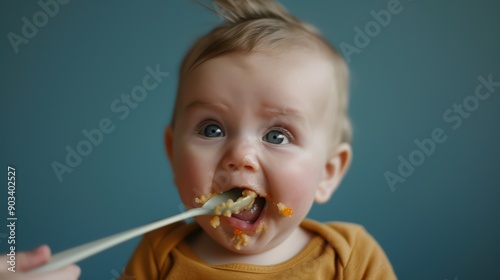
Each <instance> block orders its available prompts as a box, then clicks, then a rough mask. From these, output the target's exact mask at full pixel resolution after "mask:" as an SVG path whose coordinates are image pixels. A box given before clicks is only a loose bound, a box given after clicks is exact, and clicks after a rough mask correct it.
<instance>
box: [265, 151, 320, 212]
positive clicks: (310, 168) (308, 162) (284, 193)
mask: <svg viewBox="0 0 500 280" xmlns="http://www.w3.org/2000/svg"><path fill="white" fill-rule="evenodd" d="M319 162H320V161H319V160H312V158H311V157H304V158H302V159H297V160H294V161H288V162H287V163H286V164H285V165H283V164H281V167H280V168H276V171H275V172H274V173H273V175H272V178H270V176H269V177H268V178H269V179H270V180H271V182H270V184H271V188H272V190H271V191H272V193H273V194H272V195H273V196H274V197H275V200H276V201H275V202H276V203H277V202H282V203H284V204H285V205H287V206H289V207H291V208H292V209H293V211H294V213H296V214H297V215H305V214H307V212H308V211H309V208H310V207H311V205H312V203H313V201H314V195H315V192H316V189H317V188H318V186H319V182H320V174H321V173H320V170H321V169H320V168H321V166H319ZM277 166H279V165H277Z"/></svg>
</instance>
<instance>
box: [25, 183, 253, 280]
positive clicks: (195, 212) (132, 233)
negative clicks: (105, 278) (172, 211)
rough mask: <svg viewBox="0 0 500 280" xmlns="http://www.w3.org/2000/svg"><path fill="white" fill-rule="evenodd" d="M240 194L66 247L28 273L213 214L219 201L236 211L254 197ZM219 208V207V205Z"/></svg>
mask: <svg viewBox="0 0 500 280" xmlns="http://www.w3.org/2000/svg"><path fill="white" fill-rule="evenodd" d="M241 196H242V192H241V189H240V190H238V189H233V190H230V191H227V192H224V193H221V194H218V195H216V196H214V197H212V198H210V199H209V200H207V202H206V203H205V204H203V206H202V207H200V208H193V209H190V210H188V211H186V212H184V213H181V214H178V215H175V216H172V217H170V218H166V219H163V220H160V221H156V222H153V223H150V224H147V225H143V226H140V227H137V228H133V229H130V230H127V231H124V232H121V233H117V234H114V235H111V236H108V237H104V238H101V239H98V240H96V241H92V242H89V243H86V244H83V245H80V246H77V247H74V248H71V249H68V250H66V251H63V252H60V253H57V254H55V255H54V256H52V257H51V258H50V260H49V262H47V263H46V264H44V265H42V266H40V267H37V268H35V269H33V270H30V273H34V272H46V271H52V270H56V269H59V268H63V267H65V266H67V265H70V264H73V263H76V262H79V261H81V260H83V259H85V258H88V257H90V256H92V255H95V254H97V253H99V252H102V251H104V250H106V249H109V248H111V247H113V246H115V245H118V244H120V243H122V242H125V241H127V240H129V239H131V238H134V237H136V236H139V235H141V234H144V233H146V232H149V231H152V230H155V229H157V228H160V227H163V226H166V225H169V224H172V223H175V222H178V221H180V220H184V219H187V218H192V217H195V216H201V215H213V214H215V213H214V209H215V208H216V207H217V206H218V205H220V204H221V203H224V202H226V201H227V200H228V199H232V200H233V201H235V202H234V203H233V204H232V206H231V207H229V208H226V209H224V208H222V209H219V210H222V211H221V212H222V213H223V212H224V211H225V210H230V211H231V212H238V211H240V210H241V209H243V208H245V207H247V206H248V205H249V204H250V203H252V202H253V201H254V198H253V197H251V196H245V197H243V198H242V199H240V200H237V199H238V198H239V197H241ZM219 208H220V207H219Z"/></svg>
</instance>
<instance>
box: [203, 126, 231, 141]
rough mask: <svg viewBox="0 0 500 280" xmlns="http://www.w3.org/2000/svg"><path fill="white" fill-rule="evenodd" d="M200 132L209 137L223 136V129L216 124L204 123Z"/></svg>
mask: <svg viewBox="0 0 500 280" xmlns="http://www.w3.org/2000/svg"><path fill="white" fill-rule="evenodd" d="M201 134H202V135H203V136H205V137H209V138H212V137H224V136H225V135H224V131H222V128H220V127H219V126H218V125H216V124H209V125H206V126H205V127H204V128H203V131H201Z"/></svg>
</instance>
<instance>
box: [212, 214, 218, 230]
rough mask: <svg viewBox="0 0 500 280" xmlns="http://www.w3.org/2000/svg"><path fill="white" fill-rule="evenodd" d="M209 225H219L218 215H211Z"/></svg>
mask: <svg viewBox="0 0 500 280" xmlns="http://www.w3.org/2000/svg"><path fill="white" fill-rule="evenodd" d="M210 225H211V226H212V227H213V228H217V227H218V226H220V219H219V216H213V217H212V219H210Z"/></svg>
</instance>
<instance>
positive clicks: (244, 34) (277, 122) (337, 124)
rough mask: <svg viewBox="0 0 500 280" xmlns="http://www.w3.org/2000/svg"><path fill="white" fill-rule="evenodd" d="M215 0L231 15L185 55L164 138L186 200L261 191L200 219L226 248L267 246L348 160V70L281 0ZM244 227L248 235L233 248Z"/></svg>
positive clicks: (322, 196) (326, 194) (328, 189)
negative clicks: (240, 209) (215, 220)
mask: <svg viewBox="0 0 500 280" xmlns="http://www.w3.org/2000/svg"><path fill="white" fill-rule="evenodd" d="M214 2H215V3H216V4H217V5H218V7H219V8H220V9H218V11H217V12H218V13H222V15H223V16H224V17H225V18H226V22H225V23H223V24H221V25H220V26H218V27H217V28H215V29H214V30H213V31H212V32H210V33H208V34H207V35H205V36H203V37H202V38H200V39H199V40H198V41H197V42H196V43H195V44H194V46H193V47H192V48H191V50H190V51H189V52H188V54H187V55H186V57H185V59H184V60H183V62H182V65H181V69H180V78H179V87H178V92H177V100H176V103H175V109H174V116H173V118H172V122H171V124H170V125H169V127H168V128H167V130H166V146H167V151H168V155H169V159H170V162H171V164H172V168H173V172H174V180H175V183H176V185H177V188H178V190H179V194H180V196H181V199H182V201H183V203H184V204H185V205H186V207H188V208H194V207H199V206H200V204H199V200H196V199H195V198H197V197H200V196H202V195H206V194H213V193H220V192H223V191H227V190H229V189H233V188H241V189H242V190H243V189H249V190H252V191H255V192H256V193H257V194H258V195H259V198H258V199H257V200H256V203H255V204H254V207H253V208H252V209H251V210H250V211H246V212H245V213H242V214H240V215H239V216H233V217H229V218H228V217H221V219H220V226H218V227H217V228H215V229H214V228H213V227H212V226H211V225H210V219H211V217H207V216H202V217H199V218H197V219H196V220H197V222H198V223H199V224H200V225H201V227H202V228H203V229H204V230H205V232H206V233H207V234H208V235H210V236H211V237H212V239H214V240H215V241H217V242H218V243H219V244H220V245H222V246H223V247H225V248H227V249H228V250H237V249H238V250H239V252H242V253H258V252H264V251H267V250H269V249H271V248H274V247H275V246H278V245H279V244H281V243H283V242H284V241H285V240H287V239H288V238H292V237H293V236H294V234H293V233H294V231H295V230H296V229H297V228H298V225H299V224H300V222H301V221H302V220H303V219H304V218H305V217H306V215H307V213H308V212H309V210H310V208H311V206H312V204H313V202H314V201H316V202H319V203H323V202H326V201H328V199H329V198H330V196H331V195H332V193H333V192H334V190H335V189H336V188H337V186H338V185H339V183H340V181H341V179H342V177H343V175H344V174H345V171H346V170H347V167H348V166H349V162H350V157H351V148H350V144H349V142H350V138H351V128H350V124H349V123H350V122H349V118H348V115H347V99H348V93H347V88H348V73H347V72H348V71H347V66H346V64H345V62H344V60H343V59H342V58H341V56H340V55H339V54H338V53H337V52H336V51H335V50H334V49H333V48H332V47H331V46H330V45H329V44H328V43H327V42H326V41H325V40H324V39H323V38H322V37H321V36H320V35H319V33H318V32H317V31H316V30H315V29H314V28H313V27H311V26H309V25H307V24H305V23H303V22H301V21H299V20H297V19H296V18H294V17H292V16H291V15H289V14H288V13H287V12H286V10H284V8H283V7H281V6H280V5H279V4H277V3H275V2H272V1H267V0H254V1H235V0H220V1H214ZM278 205H280V206H281V210H283V209H282V207H283V205H285V206H286V207H289V208H290V209H291V210H293V215H292V216H291V217H287V215H283V211H280V209H279V207H278ZM287 210H288V209H287ZM285 214H290V213H289V212H286V213H285ZM241 234H245V236H249V238H248V242H247V244H243V245H245V246H243V247H241V248H239V246H236V247H238V248H235V246H234V245H235V244H237V243H238V241H240V244H241V238H239V239H238V237H241V236H242V235H241Z"/></svg>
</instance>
